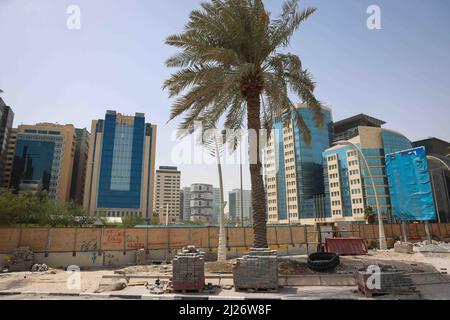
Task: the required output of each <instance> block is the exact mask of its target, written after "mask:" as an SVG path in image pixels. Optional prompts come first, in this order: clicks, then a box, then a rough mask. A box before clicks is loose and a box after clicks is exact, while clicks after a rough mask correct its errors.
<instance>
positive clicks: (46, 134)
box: [10, 123, 76, 204]
mask: <svg viewBox="0 0 450 320" xmlns="http://www.w3.org/2000/svg"><path fill="white" fill-rule="evenodd" d="M75 140H76V135H75V127H74V126H73V125H71V124H68V125H59V124H53V123H38V124H36V125H21V126H19V127H18V128H17V133H16V136H15V147H14V160H13V163H12V174H11V179H10V187H11V188H12V189H13V190H14V191H15V192H22V191H31V192H35V191H38V190H45V191H47V194H48V198H49V199H50V200H55V201H57V202H58V203H60V204H64V203H66V202H67V201H69V199H70V187H71V181H72V169H73V160H74V156H75V144H76V143H75Z"/></svg>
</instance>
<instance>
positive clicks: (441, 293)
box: [0, 250, 450, 300]
mask: <svg viewBox="0 0 450 320" xmlns="http://www.w3.org/2000/svg"><path fill="white" fill-rule="evenodd" d="M285 259H287V258H286V257H283V258H282V261H286V260H285ZM289 260H291V261H290V262H286V263H285V265H284V266H283V264H281V266H280V273H283V274H313V272H312V271H311V270H309V269H308V268H307V267H306V257H305V256H303V257H301V256H298V257H292V259H289ZM292 261H293V262H292ZM232 263H233V261H232V260H230V261H227V262H226V263H207V265H206V267H205V269H206V273H207V274H214V273H218V272H220V273H224V274H226V273H230V272H231V265H232ZM371 264H382V265H389V266H393V267H395V268H396V269H398V270H403V271H407V272H436V271H439V272H441V271H445V270H444V269H445V268H446V270H450V254H439V253H432V254H431V253H424V254H422V253H414V254H400V253H395V252H394V251H392V250H391V251H377V250H374V251H370V252H369V254H368V255H366V256H346V257H341V265H340V266H339V267H338V269H337V270H336V271H335V273H338V274H346V273H353V272H354V271H355V270H357V269H359V268H365V267H367V266H369V265H371ZM282 266H283V267H282ZM115 272H116V274H117V273H119V274H125V275H137V274H145V275H159V276H161V277H164V278H167V277H169V276H171V272H172V267H171V266H170V265H151V266H133V267H125V268H117V269H115V270H114V269H106V270H105V269H98V270H82V271H81V272H80V280H81V282H80V284H81V286H80V287H79V288H75V289H72V288H70V286H68V283H69V285H70V283H71V282H70V280H73V279H74V275H73V274H71V273H68V272H66V271H64V270H51V271H47V272H34V273H32V272H13V273H3V274H0V291H35V292H57V293H58V292H74V293H79V292H95V291H96V290H97V289H98V288H99V284H100V283H101V281H102V277H103V276H105V275H114V274H115ZM68 280H69V282H68ZM139 281H140V282H142V279H141V280H139ZM139 281H138V280H131V281H130V283H129V284H131V285H130V286H128V287H127V288H125V289H124V290H122V291H120V292H121V293H127V294H128V293H133V292H136V293H137V292H140V294H143V293H148V291H147V292H145V290H146V289H145V287H144V286H143V285H142V283H141V284H140V285H139V283H136V282H139ZM220 281H221V282H220V284H221V285H228V284H230V285H231V284H232V283H233V281H232V279H221V280H220ZM133 282H134V285H133ZM207 282H211V283H213V284H219V280H217V279H214V280H209V279H207ZM136 284H137V285H136ZM308 288H309V289H308ZM143 290H144V291H143ZM284 290H288V292H287V293H286V295H287V296H289V297H292V298H294V297H297V296H298V297H304V298H308V297H311V298H312V297H316V298H317V297H321V296H323V297H324V298H326V299H334V298H343V297H347V298H350V297H352V298H355V297H357V294H356V293H354V288H351V287H300V288H285V289H284ZM289 290H290V291H289ZM423 290H424V292H425V293H426V294H428V296H429V297H430V298H431V299H435V298H440V297H447V296H448V297H447V299H450V286H449V284H446V285H443V286H442V287H441V286H434V287H433V286H428V287H427V286H424V287H423ZM236 294H239V293H236V292H234V290H221V293H220V294H219V295H222V296H230V295H231V296H235V295H236ZM241 295H242V294H241ZM14 297H16V296H14ZM6 298H7V299H12V297H0V299H6ZM16 298H17V299H20V298H21V297H16ZM53 298H54V297H53ZM53 298H52V299H53ZM33 299H37V300H38V299H40V297H39V296H34V297H33ZM42 299H47V298H45V297H44V298H42ZM64 299H66V298H64ZM67 299H77V298H72V297H67ZM79 299H89V297H80V298H79Z"/></svg>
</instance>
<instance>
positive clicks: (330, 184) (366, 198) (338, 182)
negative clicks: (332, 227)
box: [323, 114, 412, 222]
mask: <svg viewBox="0 0 450 320" xmlns="http://www.w3.org/2000/svg"><path fill="white" fill-rule="evenodd" d="M384 124H385V122H384V121H382V120H379V119H375V118H373V117H370V116H367V115H364V114H360V115H357V116H354V117H351V118H348V119H344V120H341V121H339V122H336V123H335V124H334V138H333V147H331V148H328V149H327V150H325V152H324V153H323V158H324V174H325V178H324V180H325V193H326V198H327V199H326V202H327V203H328V204H329V206H330V208H329V211H328V212H327V220H328V221H330V222H331V221H365V210H366V208H368V207H371V208H372V209H373V212H374V213H377V211H376V210H377V204H378V205H379V207H380V208H381V213H382V214H383V216H384V218H385V219H386V220H388V221H391V220H392V215H391V203H390V194H389V184H388V180H387V177H386V163H385V155H386V154H390V153H394V152H397V151H401V150H405V149H410V148H411V147H412V143H411V141H410V140H409V139H408V138H406V137H405V136H404V135H402V134H400V133H398V132H395V131H393V130H389V129H384V128H381V126H382V125H384ZM360 152H361V153H362V154H363V155H364V158H363V157H362V156H361V154H360ZM364 159H365V160H366V161H367V163H366V161H364Z"/></svg>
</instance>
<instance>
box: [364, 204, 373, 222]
mask: <svg viewBox="0 0 450 320" xmlns="http://www.w3.org/2000/svg"><path fill="white" fill-rule="evenodd" d="M364 219H366V221H367V223H368V224H373V223H375V212H374V211H373V208H372V207H371V206H368V207H366V208H365V209H364Z"/></svg>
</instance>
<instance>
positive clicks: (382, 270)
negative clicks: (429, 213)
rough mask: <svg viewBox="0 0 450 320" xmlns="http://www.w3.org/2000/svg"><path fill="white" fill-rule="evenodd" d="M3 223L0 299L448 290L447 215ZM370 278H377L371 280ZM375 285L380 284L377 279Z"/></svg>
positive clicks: (445, 295) (405, 295) (411, 295)
mask: <svg viewBox="0 0 450 320" xmlns="http://www.w3.org/2000/svg"><path fill="white" fill-rule="evenodd" d="M429 228H430V232H431V241H429V240H430V239H428V240H427V238H429V237H427V232H426V230H425V227H424V225H423V224H419V223H411V224H408V225H407V241H406V242H405V241H404V239H403V236H404V235H402V231H403V232H404V230H402V226H401V225H399V224H387V225H384V231H385V234H386V239H387V245H388V250H379V249H378V245H379V243H378V225H367V224H366V225H364V224H343V225H338V226H334V227H332V228H330V227H328V228H317V227H314V226H291V227H289V226H277V227H268V229H267V230H268V243H269V248H267V249H252V248H251V244H252V237H253V230H252V229H251V228H227V229H226V236H227V258H228V260H226V261H217V247H218V233H219V229H218V228H215V227H184V228H182V227H148V228H123V229H122V228H120V229H119V228H2V229H0V266H1V267H2V269H1V273H0V299H9V300H11V299H12V300H15V299H83V300H84V299H139V300H141V299H149V300H171V299H184V298H194V299H199V300H205V299H208V300H215V299H217V300H223V299H236V300H242V299H254V298H258V299H288V300H292V299H433V300H434V299H450V277H449V275H448V269H449V268H450V245H449V244H448V242H449V240H450V224H430V225H429ZM370 281H372V282H373V284H375V286H373V287H371V286H370ZM376 285H378V286H376Z"/></svg>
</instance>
